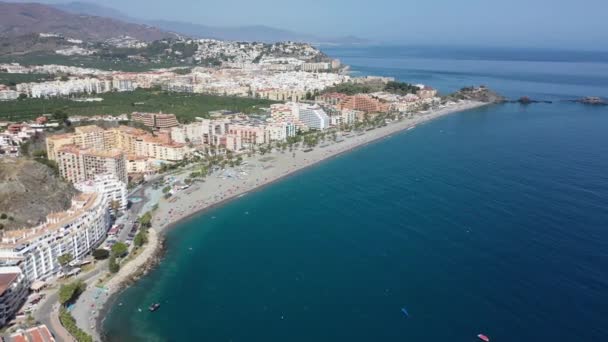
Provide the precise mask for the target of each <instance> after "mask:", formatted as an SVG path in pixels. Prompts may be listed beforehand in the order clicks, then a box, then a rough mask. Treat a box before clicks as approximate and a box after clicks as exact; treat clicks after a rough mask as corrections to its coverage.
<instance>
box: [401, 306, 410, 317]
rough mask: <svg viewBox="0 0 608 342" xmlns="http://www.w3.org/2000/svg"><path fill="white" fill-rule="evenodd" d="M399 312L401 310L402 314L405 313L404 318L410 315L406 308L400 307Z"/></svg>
mask: <svg viewBox="0 0 608 342" xmlns="http://www.w3.org/2000/svg"><path fill="white" fill-rule="evenodd" d="M401 312H403V314H404V315H405V317H406V318H409V317H410V314H409V312H407V309H406V308H401Z"/></svg>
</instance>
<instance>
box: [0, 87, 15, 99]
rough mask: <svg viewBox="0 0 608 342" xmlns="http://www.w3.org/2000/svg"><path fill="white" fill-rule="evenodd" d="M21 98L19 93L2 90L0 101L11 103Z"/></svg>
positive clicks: (0, 90) (0, 91)
mask: <svg viewBox="0 0 608 342" xmlns="http://www.w3.org/2000/svg"><path fill="white" fill-rule="evenodd" d="M18 98H19V92H17V91H14V90H11V89H0V101H11V100H16V99H18Z"/></svg>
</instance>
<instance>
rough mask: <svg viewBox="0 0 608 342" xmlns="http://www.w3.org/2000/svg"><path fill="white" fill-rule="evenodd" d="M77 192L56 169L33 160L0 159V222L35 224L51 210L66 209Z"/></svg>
mask: <svg viewBox="0 0 608 342" xmlns="http://www.w3.org/2000/svg"><path fill="white" fill-rule="evenodd" d="M76 193H77V191H76V190H75V189H74V187H73V186H72V185H71V184H69V183H66V182H64V181H63V180H61V179H59V177H57V176H56V175H55V171H54V170H53V169H52V168H50V167H48V166H46V165H44V164H41V163H39V162H36V161H34V160H31V159H21V158H20V159H15V158H2V159H0V224H2V225H3V227H4V229H17V228H23V227H33V226H35V225H37V224H39V223H41V222H44V221H45V219H46V216H47V215H48V214H50V213H52V212H58V211H63V210H66V209H68V208H69V207H70V205H71V200H72V197H73V196H74V194H76Z"/></svg>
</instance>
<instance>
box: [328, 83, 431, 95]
mask: <svg viewBox="0 0 608 342" xmlns="http://www.w3.org/2000/svg"><path fill="white" fill-rule="evenodd" d="M418 90H419V88H418V87H416V86H415V85H412V84H409V83H404V82H388V83H386V84H384V83H381V82H367V83H352V82H346V83H341V84H338V85H335V86H333V87H330V88H327V89H325V91H324V92H325V93H333V92H336V93H343V94H346V95H355V94H369V93H375V92H378V91H386V92H388V93H392V94H399V95H405V94H415V93H416V92H417V91H418Z"/></svg>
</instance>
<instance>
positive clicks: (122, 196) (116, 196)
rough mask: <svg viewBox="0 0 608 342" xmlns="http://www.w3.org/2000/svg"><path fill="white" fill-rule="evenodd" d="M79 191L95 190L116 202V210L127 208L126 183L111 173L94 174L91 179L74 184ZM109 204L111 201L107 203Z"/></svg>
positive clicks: (108, 199)
mask: <svg viewBox="0 0 608 342" xmlns="http://www.w3.org/2000/svg"><path fill="white" fill-rule="evenodd" d="M74 187H75V188H76V189H78V190H80V191H81V192H96V193H101V194H103V195H104V196H105V198H106V199H107V201H108V202H112V201H116V202H118V205H119V207H118V210H120V211H123V210H126V209H127V204H128V200H127V183H125V182H122V181H121V180H119V179H118V178H116V177H114V176H113V175H96V176H95V177H94V178H93V179H92V180H87V181H84V182H80V183H76V184H74ZM108 204H109V205H111V203H108Z"/></svg>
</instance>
